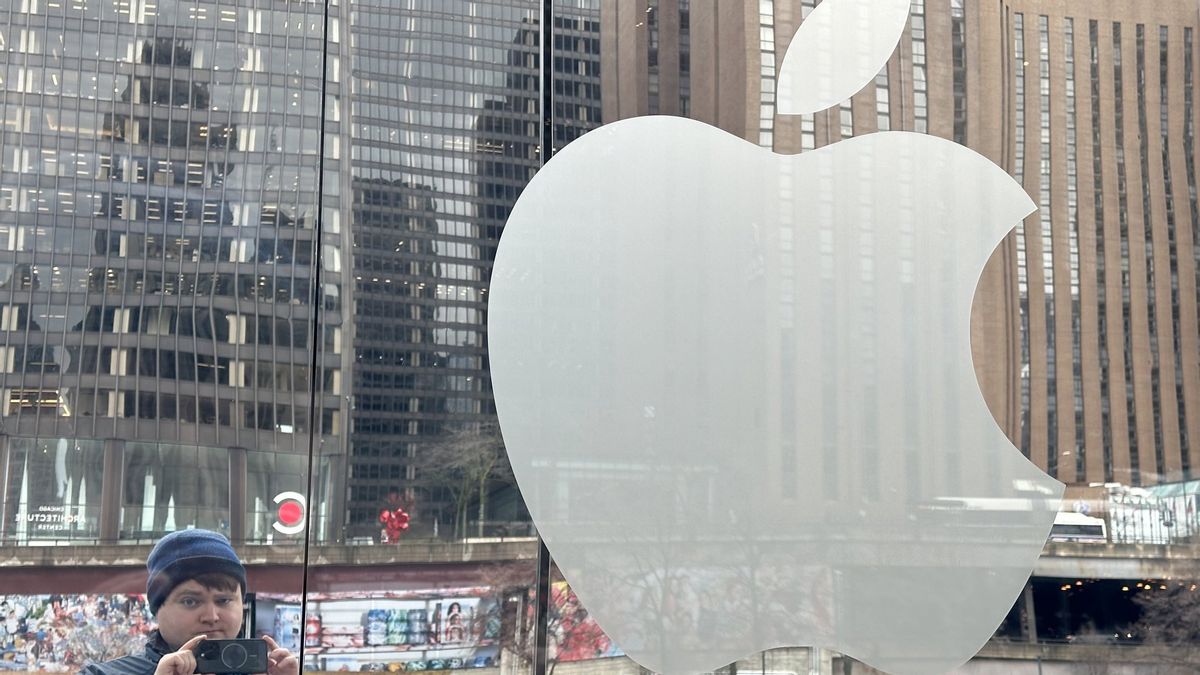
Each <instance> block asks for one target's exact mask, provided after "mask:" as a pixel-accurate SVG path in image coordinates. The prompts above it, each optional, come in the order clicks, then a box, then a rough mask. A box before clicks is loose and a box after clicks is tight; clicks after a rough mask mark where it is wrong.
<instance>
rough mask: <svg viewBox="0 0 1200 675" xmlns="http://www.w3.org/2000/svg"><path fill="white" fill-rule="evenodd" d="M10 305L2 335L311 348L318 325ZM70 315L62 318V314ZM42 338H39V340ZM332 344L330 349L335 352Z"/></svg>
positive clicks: (204, 311) (200, 313) (230, 314)
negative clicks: (113, 336)
mask: <svg viewBox="0 0 1200 675" xmlns="http://www.w3.org/2000/svg"><path fill="white" fill-rule="evenodd" d="M35 308H36V310H37V311H36V312H35V313H34V314H33V315H32V316H31V313H30V305H25V304H12V305H4V306H3V308H2V309H0V331H26V332H28V331H46V332H59V331H63V332H88V333H98V332H104V333H118V334H128V333H141V334H144V335H159V336H168V335H178V336H182V337H197V338H200V339H203V340H217V341H219V342H225V343H228V344H258V345H274V346H277V347H288V348H294V349H306V348H307V347H308V342H309V340H308V337H309V334H310V333H311V329H312V326H311V325H310V324H309V322H308V321H305V320H301V319H286V318H279V317H273V316H261V315H255V314H239V313H237V312H234V311H232V310H225V309H219V308H208V307H96V306H93V307H88V308H86V309H83V308H76V307H69V306H68V307H56V308H54V309H53V311H54V312H55V313H56V314H55V317H56V318H57V317H61V318H66V317H70V316H71V315H75V316H76V319H75V320H74V321H73V322H72V321H71V320H70V319H67V321H66V322H65V323H63V322H62V321H61V320H52V319H50V317H49V316H48V315H47V314H44V313H42V312H44V311H46V310H43V309H42V308H41V307H40V306H35ZM59 311H62V312H65V315H59V314H57V312H59ZM35 339H36V338H35ZM329 346H330V345H326V347H329Z"/></svg>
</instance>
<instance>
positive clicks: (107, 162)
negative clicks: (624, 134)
mask: <svg viewBox="0 0 1200 675" xmlns="http://www.w3.org/2000/svg"><path fill="white" fill-rule="evenodd" d="M0 12H2V14H3V25H4V28H3V30H2V32H3V35H2V36H0V41H2V42H3V44H4V45H5V50H4V53H3V61H4V64H5V69H4V71H3V73H4V75H3V78H4V79H3V89H4V91H5V95H4V99H3V102H2V103H0V109H2V117H3V120H4V128H3V141H2V143H3V166H2V169H0V171H2V173H0V182H2V185H3V187H2V188H0V204H2V206H0V244H3V245H2V246H0V274H2V275H3V283H2V284H0V286H2V290H0V294H2V295H3V298H2V299H0V305H2V307H3V326H2V328H3V334H2V338H0V340H2V344H3V346H2V347H0V370H3V371H4V372H5V376H4V382H3V396H2V397H0V416H2V417H0V419H2V421H3V425H4V434H5V443H4V444H3V445H4V456H3V459H4V461H3V464H4V465H5V466H6V467H7V471H6V474H5V475H6V476H7V478H8V485H7V490H6V491H5V494H6V495H7V500H6V502H5V514H4V519H3V523H4V524H3V525H0V527H3V528H6V529H11V528H14V527H15V528H17V529H18V530H21V531H20V532H5V534H6V535H14V536H18V537H25V536H35V535H36V533H35V532H33V531H30V530H28V529H27V528H26V527H25V526H24V525H22V524H21V523H23V522H27V521H23V520H21V519H20V518H19V515H20V513H25V512H28V511H30V510H33V511H36V510H37V509H40V508H53V509H58V511H59V513H62V512H63V511H64V510H65V512H66V514H69V515H70V516H71V522H72V525H71V526H70V527H69V528H66V529H67V530H70V532H69V536H93V537H100V538H104V539H114V538H116V537H117V536H118V533H119V534H120V535H121V536H125V537H134V536H151V535H153V534H155V533H161V532H163V531H166V530H169V529H176V528H180V527H184V526H187V525H200V526H207V527H212V528H215V529H220V530H222V531H225V532H227V533H229V534H231V535H232V536H234V537H235V538H241V537H243V536H247V535H253V534H254V533H257V534H258V535H259V536H262V535H264V534H265V532H266V531H269V530H264V528H265V527H266V524H267V523H269V520H270V516H269V515H268V512H269V511H271V510H272V508H273V507H272V506H271V497H272V494H274V491H277V490H280V489H284V488H285V487H286V489H292V490H303V489H304V488H305V487H306V484H307V483H306V480H305V474H306V472H307V465H308V461H307V453H308V449H309V442H310V440H309V434H310V433H312V432H315V431H316V430H317V429H318V428H322V429H323V430H324V432H326V433H333V430H334V429H337V428H338V426H339V423H338V421H336V420H335V418H337V417H338V416H339V415H340V413H341V410H339V407H340V405H339V404H338V403H337V399H333V400H324V399H322V398H320V397H318V398H317V399H313V394H312V387H313V385H314V382H316V383H325V382H329V381H336V380H337V378H338V376H337V375H336V371H337V370H338V365H337V364H336V361H328V362H327V358H326V353H325V351H324V350H320V349H318V346H317V345H314V344H313V338H314V332H313V320H314V318H315V308H314V299H316V298H322V299H323V301H324V302H325V303H326V304H329V303H334V304H336V302H337V299H338V297H339V293H338V291H337V288H338V284H339V282H338V281H337V280H336V279H334V280H332V281H326V282H325V283H324V286H323V288H322V289H320V292H318V289H317V287H316V285H315V284H316V281H317V274H318V273H317V267H316V261H317V236H316V233H317V221H318V209H319V205H320V204H321V203H322V199H324V200H325V203H326V204H328V203H329V200H330V199H334V200H336V186H325V187H326V188H327V189H326V191H325V195H324V196H322V194H321V192H320V189H321V187H322V185H321V175H320V171H321V166H322V158H321V155H320V152H321V149H322V147H323V146H322V128H321V125H320V121H321V119H322V115H321V110H322V106H323V101H322V91H325V93H326V94H328V95H336V93H337V90H336V86H337V85H336V84H330V83H326V82H325V81H324V73H323V71H322V67H323V62H324V59H323V54H324V51H323V49H321V48H320V45H321V44H322V40H323V39H324V37H325V21H324V8H323V6H322V5H320V4H311V3H299V4H291V5H288V6H287V7H282V6H281V7H278V8H271V9H257V8H251V7H249V6H229V5H225V4H218V3H210V2H203V1H201V2H189V3H182V2H175V1H174V0H165V1H163V2H157V3H153V2H133V3H127V2H70V3H58V2H43V1H41V0H30V1H29V2H22V3H19V4H13V5H11V6H8V7H6V8H5V9H4V10H0ZM314 45H316V47H315V48H314ZM331 163H332V164H333V166H331ZM325 168H326V170H331V169H332V170H334V171H336V160H327V161H326V162H325ZM327 253H328V254H332V255H328V256H327V257H330V258H336V257H337V254H336V247H334V248H332V249H330V250H329V251H327ZM327 264H329V262H328V261H327ZM314 350H317V351H319V352H320V354H318V356H317V358H316V360H314V357H313V353H314ZM314 364H315V365H316V366H317V367H318V368H320V369H321V373H322V374H321V375H319V376H316V377H314V376H313V374H312V372H311V369H312V367H313V365H314ZM318 387H319V388H322V389H323V387H322V385H321V384H318ZM314 400H316V401H317V406H316V407H315V408H314V407H313V405H312V404H313V401H314ZM231 475H232V476H235V479H234V481H233V483H232V484H231V483H230V480H229V476H231ZM64 492H65V493H67V494H69V497H68V498H67V499H66V501H65V502H64V501H62V496H63V494H64ZM231 500H232V508H231ZM244 511H250V512H251V513H250V514H249V515H248V516H246V517H243V516H242V512H244ZM22 528H25V529H22ZM54 534H55V536H59V537H61V536H68V533H67V532H66V531H56V532H54Z"/></svg>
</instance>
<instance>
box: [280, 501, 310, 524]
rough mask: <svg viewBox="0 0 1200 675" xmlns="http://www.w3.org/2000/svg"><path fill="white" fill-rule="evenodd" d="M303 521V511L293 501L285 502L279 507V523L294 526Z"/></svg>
mask: <svg viewBox="0 0 1200 675" xmlns="http://www.w3.org/2000/svg"><path fill="white" fill-rule="evenodd" d="M303 519H304V509H302V508H300V504H299V503H298V502H294V501H290V500H289V501H286V502H284V503H282V504H280V505H279V522H281V523H283V524H284V525H296V524H297V523H299V522H300V521H301V520H303Z"/></svg>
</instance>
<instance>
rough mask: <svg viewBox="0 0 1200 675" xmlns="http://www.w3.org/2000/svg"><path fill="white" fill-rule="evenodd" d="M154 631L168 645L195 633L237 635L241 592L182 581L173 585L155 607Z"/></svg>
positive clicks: (211, 636)
mask: <svg viewBox="0 0 1200 675" xmlns="http://www.w3.org/2000/svg"><path fill="white" fill-rule="evenodd" d="M157 618H158V632H159V633H161V634H162V637H163V639H164V640H166V642H167V644H168V645H170V647H171V649H179V648H180V647H181V646H183V643H185V642H187V641H188V640H190V639H192V638H193V637H195V636H197V635H207V636H208V639H210V640H227V639H230V638H235V637H237V635H238V633H239V632H240V631H241V630H242V593H241V589H238V590H236V591H222V590H217V589H210V588H205V587H204V586H203V585H201V584H200V583H199V582H197V581H194V580H191V581H185V582H183V583H182V584H179V585H178V586H176V587H175V588H174V589H173V590H172V591H171V594H170V595H168V596H167V599H166V601H165V602H163V604H162V607H159V608H158V615H157Z"/></svg>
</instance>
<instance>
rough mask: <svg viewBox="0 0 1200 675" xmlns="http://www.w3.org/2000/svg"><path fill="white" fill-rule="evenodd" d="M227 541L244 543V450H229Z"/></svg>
mask: <svg viewBox="0 0 1200 675" xmlns="http://www.w3.org/2000/svg"><path fill="white" fill-rule="evenodd" d="M229 540H230V541H232V542H233V543H235V544H242V543H245V541H246V449H245V448H230V449H229Z"/></svg>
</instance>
